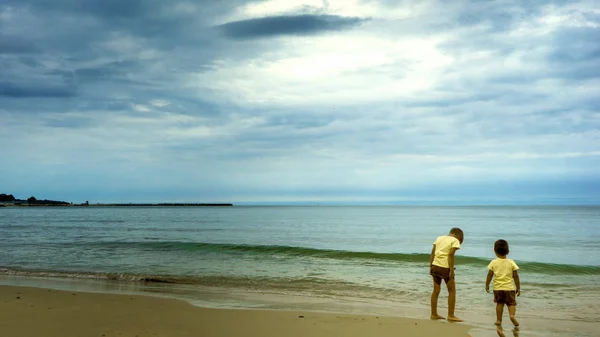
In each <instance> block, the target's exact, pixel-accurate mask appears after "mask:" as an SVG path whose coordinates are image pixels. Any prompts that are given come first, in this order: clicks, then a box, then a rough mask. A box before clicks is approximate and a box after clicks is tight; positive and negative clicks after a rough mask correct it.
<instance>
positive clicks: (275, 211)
mask: <svg viewBox="0 0 600 337" xmlns="http://www.w3.org/2000/svg"><path fill="white" fill-rule="evenodd" d="M452 227H460V228H461V229H463V231H464V233H465V240H464V243H463V245H462V247H461V249H460V250H459V251H458V253H457V258H456V280H457V289H458V290H457V294H458V295H457V296H458V301H457V312H458V313H460V312H479V311H490V312H492V311H493V303H492V297H491V295H489V294H487V293H486V292H485V278H486V275H487V269H486V267H487V264H488V263H489V261H490V260H491V259H493V258H495V255H494V252H493V244H494V241H495V240H497V239H505V240H507V241H508V242H509V244H510V255H509V258H512V259H514V260H515V262H516V263H517V264H518V265H519V267H520V270H519V275H520V278H521V284H522V296H521V297H519V299H518V300H519V306H518V310H519V311H518V313H519V315H521V316H523V317H530V318H532V319H559V320H568V321H572V322H582V324H583V322H587V323H594V322H596V321H597V319H598V317H600V284H599V282H598V281H599V280H600V207H597V206H535V207H528V206H489V207H488V206H477V207H466V206H462V207H458V206H446V207H426V206H310V207H301V206H294V207H284V206H234V207H56V208H55V207H47V208H46V207H40V208H38V207H35V208H34V207H31V208H26V207H23V208H17V207H6V208H0V275H21V276H28V277H34V276H38V277H39V276H53V277H56V276H58V277H68V278H75V279H110V280H115V282H121V283H122V282H133V283H136V282H144V283H152V282H157V283H169V284H175V285H177V284H181V285H186V287H188V288H190V287H191V288H193V287H205V286H210V287H218V288H219V289H231V291H254V292H260V293H266V294H271V295H278V294H279V295H302V296H306V297H312V298H329V299H344V298H354V299H359V300H362V301H367V302H368V301H372V302H373V303H375V301H379V300H385V301H392V302H394V303H398V304H402V305H409V306H420V307H423V308H425V307H427V306H428V305H429V296H430V293H431V283H432V281H431V277H430V276H429V253H430V252H431V248H432V243H433V241H434V240H435V239H436V237H437V236H439V235H444V234H447V233H448V231H449V229H450V228H452ZM443 301H444V300H443V299H442V298H441V299H440V307H443V306H444V305H445V303H443Z"/></svg>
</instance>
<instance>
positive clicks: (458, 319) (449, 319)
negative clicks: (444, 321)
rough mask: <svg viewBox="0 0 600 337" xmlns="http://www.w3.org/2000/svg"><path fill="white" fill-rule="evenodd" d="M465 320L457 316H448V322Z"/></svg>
mask: <svg viewBox="0 0 600 337" xmlns="http://www.w3.org/2000/svg"><path fill="white" fill-rule="evenodd" d="M462 321H463V320H462V319H460V318H458V317H456V316H448V322H462Z"/></svg>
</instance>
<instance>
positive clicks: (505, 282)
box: [488, 258, 519, 291]
mask: <svg viewBox="0 0 600 337" xmlns="http://www.w3.org/2000/svg"><path fill="white" fill-rule="evenodd" d="M488 269H489V270H491V271H492V272H493V273H494V290H507V291H513V290H515V282H514V279H513V271H515V270H518V269H519V266H517V264H516V263H515V261H513V260H511V259H501V258H497V259H494V260H492V262H490V264H489V265H488Z"/></svg>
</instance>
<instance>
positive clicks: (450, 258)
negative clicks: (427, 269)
mask: <svg viewBox="0 0 600 337" xmlns="http://www.w3.org/2000/svg"><path fill="white" fill-rule="evenodd" d="M456 249H457V248H450V253H448V267H449V268H450V278H451V279H453V278H454V253H456Z"/></svg>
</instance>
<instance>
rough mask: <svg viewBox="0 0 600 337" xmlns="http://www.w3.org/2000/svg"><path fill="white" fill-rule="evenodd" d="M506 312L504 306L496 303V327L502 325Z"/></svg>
mask: <svg viewBox="0 0 600 337" xmlns="http://www.w3.org/2000/svg"><path fill="white" fill-rule="evenodd" d="M503 311H504V304H500V303H496V323H494V324H496V325H502V312H503Z"/></svg>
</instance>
